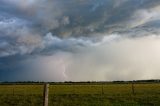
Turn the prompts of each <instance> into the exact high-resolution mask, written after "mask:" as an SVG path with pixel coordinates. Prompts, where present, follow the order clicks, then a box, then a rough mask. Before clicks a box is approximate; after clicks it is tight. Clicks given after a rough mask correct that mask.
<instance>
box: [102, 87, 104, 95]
mask: <svg viewBox="0 0 160 106" xmlns="http://www.w3.org/2000/svg"><path fill="white" fill-rule="evenodd" d="M103 94H104V88H103V84H102V95H103Z"/></svg>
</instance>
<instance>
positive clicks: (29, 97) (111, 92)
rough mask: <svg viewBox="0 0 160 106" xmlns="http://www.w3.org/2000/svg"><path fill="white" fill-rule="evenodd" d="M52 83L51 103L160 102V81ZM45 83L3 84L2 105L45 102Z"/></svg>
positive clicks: (137, 105)
mask: <svg viewBox="0 0 160 106" xmlns="http://www.w3.org/2000/svg"><path fill="white" fill-rule="evenodd" d="M134 87H135V94H132V86H131V84H104V85H103V86H102V85H100V84H97V85H93V84H88V85H78V84H76V85H50V89H49V106H160V84H158V83H156V84H134ZM42 104H43V85H0V106H42Z"/></svg>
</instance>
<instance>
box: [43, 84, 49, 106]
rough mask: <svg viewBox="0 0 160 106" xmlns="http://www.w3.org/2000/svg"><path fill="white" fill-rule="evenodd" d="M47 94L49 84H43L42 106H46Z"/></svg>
mask: <svg viewBox="0 0 160 106" xmlns="http://www.w3.org/2000/svg"><path fill="white" fill-rule="evenodd" d="M48 93H49V84H44V91H43V106H48Z"/></svg>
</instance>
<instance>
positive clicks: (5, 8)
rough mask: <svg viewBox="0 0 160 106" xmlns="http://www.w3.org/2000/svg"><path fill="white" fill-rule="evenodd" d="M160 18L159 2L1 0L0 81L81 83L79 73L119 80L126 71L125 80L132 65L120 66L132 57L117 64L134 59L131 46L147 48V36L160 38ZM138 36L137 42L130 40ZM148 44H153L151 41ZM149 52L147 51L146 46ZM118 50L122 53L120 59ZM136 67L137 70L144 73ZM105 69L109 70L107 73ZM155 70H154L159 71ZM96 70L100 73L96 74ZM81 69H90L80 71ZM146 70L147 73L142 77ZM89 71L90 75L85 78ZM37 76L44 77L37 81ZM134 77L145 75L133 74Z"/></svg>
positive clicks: (128, 0)
mask: <svg viewBox="0 0 160 106" xmlns="http://www.w3.org/2000/svg"><path fill="white" fill-rule="evenodd" d="M159 14H160V1H159V0H1V1H0V80H7V79H8V80H13V79H14V80H21V79H22V80H24V79H27V80H28V79H31V80H56V81H58V80H81V78H82V77H81V76H82V75H83V74H84V73H86V76H84V77H85V78H84V80H112V79H120V78H122V77H124V76H125V73H128V74H127V75H128V77H126V79H127V78H128V79H129V77H130V76H131V74H133V73H132V72H130V71H134V70H136V69H135V68H134V67H133V65H131V63H132V62H131V63H130V66H131V69H125V66H126V65H125V63H128V62H130V59H131V60H134V59H133V58H131V57H130V55H128V58H127V59H124V61H123V62H122V64H121V63H120V62H119V63H116V61H119V60H120V57H125V56H126V55H127V53H128V54H132V55H131V56H133V53H136V52H135V51H136V47H135V46H134V45H137V44H140V45H143V44H141V43H139V42H140V41H142V42H144V44H148V43H149V41H148V39H149V40H150V38H145V37H146V36H154V37H155V36H159V33H160V31H159V30H160V15H159ZM144 36H145V37H144ZM141 37H142V38H143V37H144V38H143V39H141ZM137 38H139V40H135V39H137ZM126 39H127V41H126ZM146 39H147V40H146ZM151 40H152V41H154V40H155V39H151ZM133 42H136V44H134V43H133ZM146 42H147V43H146ZM118 44H120V49H118V47H119V46H118ZM150 44H151V45H153V46H155V44H156V43H153V42H151V43H150ZM115 45H116V46H115ZM125 45H132V49H133V50H135V51H133V53H131V52H130V51H131V49H130V48H129V47H126V46H125ZM143 46H144V48H145V45H143ZM92 48H93V49H92ZM111 48H113V49H111ZM144 48H143V47H142V48H139V49H142V50H143V49H144ZM155 48H158V47H157V46H156V47H155ZM121 49H123V50H124V51H123V50H121ZM149 49H151V50H152V48H151V47H150V48H149ZM144 51H146V48H145V49H144ZM153 51H156V50H155V49H154V50H153ZM99 52H101V53H99ZM116 52H119V53H120V54H119V55H118V54H117V53H116ZM123 52H127V53H126V55H125V56H124V55H123ZM138 53H139V54H138ZM138 53H137V54H136V55H137V57H140V55H141V53H143V52H138ZM110 56H111V57H113V58H110ZM149 56H150V57H152V55H149ZM116 57H117V58H116ZM99 58H101V59H106V60H108V61H101V60H99ZM146 58H147V56H146ZM142 59H143V60H145V58H142ZM149 59H150V58H149ZM90 60H92V61H90ZM81 62H84V64H82V65H83V66H84V68H82V66H81V65H80V64H81ZM143 62H144V61H142V63H143ZM156 62H159V61H158V60H157V61H156ZM137 63H140V62H137ZM42 64H43V65H42ZM53 64H54V65H53ZM133 64H135V63H134V62H133ZM147 64H149V63H147ZM56 65H57V66H59V67H61V68H57V67H56ZM90 65H93V68H90V67H89V66H90ZM136 65H137V69H144V68H143V67H141V66H139V65H138V64H136ZM94 66H95V67H94ZM106 66H108V67H110V66H111V69H109V68H108V67H106ZM114 66H115V67H114ZM142 66H144V67H145V65H142ZM96 67H98V68H96ZM117 67H118V68H119V70H120V72H121V71H122V70H126V71H124V73H122V74H120V72H117V71H115V70H117V69H118V68H117ZM157 67H158V66H155V68H154V69H155V70H158V69H159V68H157ZM77 68H78V69H77ZM52 69H53V70H54V71H53V70H52ZM99 69H100V70H101V72H98V71H97V70H99ZM105 69H106V70H107V71H105ZM13 70H14V71H13ZM38 70H39V71H38ZM43 70H46V71H47V72H44V71H43ZM81 70H82V71H81ZM86 70H89V71H87V72H85V71H86ZM92 70H93V71H94V72H92ZM144 70H145V69H144ZM52 71H53V72H52ZM66 71H67V72H66ZM111 71H113V72H111ZM106 72H109V73H110V74H109V76H108V75H106V76H107V77H109V78H108V79H106V78H105V76H103V75H102V74H106ZM145 72H147V71H146V70H145V71H144V72H142V73H145ZM37 73H39V74H38V76H37V77H36V78H35V79H34V78H33V76H34V75H36V74H37ZM45 73H47V74H45ZM50 73H51V74H52V75H49V74H50ZM53 73H54V75H53ZM76 73H79V76H78V75H77V76H76ZM90 73H92V74H93V77H88V76H89V74H90ZM115 73H118V75H119V76H118V77H119V78H115V75H112V74H115ZM155 73H157V71H156V72H155ZM31 74H32V75H33V76H30V75H31ZM66 74H68V77H69V78H68V77H67V75H66ZM134 74H135V73H134ZM152 74H154V73H152ZM43 75H44V76H43ZM74 75H75V76H74ZM96 75H97V76H96ZM147 75H148V74H147ZM4 76H6V77H7V78H5V77H4ZM11 76H12V77H11ZM17 76H19V77H17ZM47 76H49V79H47V78H48V77H47ZM101 76H103V77H102V79H101V78H100V77H101ZM144 76H145V75H144ZM153 76H154V75H153ZM41 77H43V78H42V79H40V78H41ZM52 77H54V78H52ZM134 78H146V77H143V76H136V74H135V77H134ZM134 78H133V79H134Z"/></svg>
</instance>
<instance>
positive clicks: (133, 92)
mask: <svg viewBox="0 0 160 106" xmlns="http://www.w3.org/2000/svg"><path fill="white" fill-rule="evenodd" d="M132 94H133V95H134V94H135V91H134V83H133V82H132Z"/></svg>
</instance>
